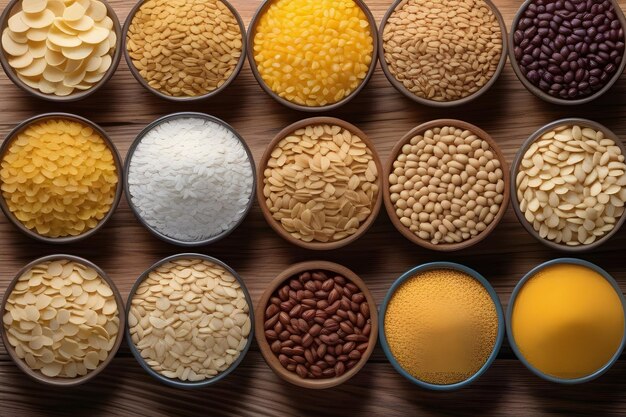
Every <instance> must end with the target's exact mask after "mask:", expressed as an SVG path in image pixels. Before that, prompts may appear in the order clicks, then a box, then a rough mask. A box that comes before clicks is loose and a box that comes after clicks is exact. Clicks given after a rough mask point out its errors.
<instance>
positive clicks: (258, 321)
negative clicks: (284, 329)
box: [254, 261, 378, 389]
mask: <svg viewBox="0 0 626 417" xmlns="http://www.w3.org/2000/svg"><path fill="white" fill-rule="evenodd" d="M314 270H323V271H329V272H334V273H336V274H338V275H341V276H343V277H345V278H347V279H348V280H349V281H351V282H352V283H353V284H354V285H356V286H357V287H359V289H360V290H361V291H362V292H363V294H364V295H365V299H366V300H367V303H368V304H369V306H370V319H371V323H372V324H371V325H372V330H371V333H370V339H369V346H368V347H367V350H365V352H364V353H363V355H362V356H361V359H360V360H359V362H358V363H357V364H356V365H355V366H354V367H353V368H352V369H350V370H349V371H347V372H346V373H345V374H343V375H341V376H340V377H333V378H324V379H305V378H301V377H300V376H298V374H296V373H295V372H291V371H288V370H287V369H285V368H284V367H283V366H282V365H281V364H280V362H279V360H278V358H277V357H276V355H275V354H274V353H273V352H272V349H271V348H270V345H269V343H268V341H267V339H266V338H265V309H266V307H267V305H268V303H269V301H270V298H271V297H272V295H273V294H274V291H276V289H277V288H278V287H279V286H281V285H282V284H283V283H284V282H285V281H286V280H288V279H289V278H291V277H293V276H294V275H298V274H299V273H302V272H306V271H314ZM255 316H256V318H255V322H254V327H255V332H256V340H257V343H258V344H259V348H260V350H261V354H262V355H263V358H264V359H265V361H266V362H267V364H268V365H269V367H270V368H271V369H272V371H274V373H276V374H277V375H278V376H279V377H281V378H282V379H284V380H285V381H287V382H289V383H291V384H294V385H297V386H299V387H303V388H311V389H325V388H331V387H335V386H337V385H340V384H343V383H344V382H346V381H347V380H349V379H350V378H352V377H353V376H354V375H356V374H357V373H358V372H359V371H360V370H361V368H363V366H365V363H366V362H367V360H368V359H369V357H370V356H371V354H372V352H373V351H374V348H375V347H376V340H377V337H378V312H377V310H376V302H375V301H374V297H373V296H372V293H371V292H370V291H369V289H368V288H367V286H366V285H365V282H363V280H362V279H361V278H359V277H358V276H357V275H356V274H355V273H354V272H352V271H351V270H350V269H348V268H346V267H344V266H341V265H338V264H335V263H332V262H326V261H309V262H302V263H298V264H294V265H291V266H290V267H289V268H287V269H286V270H284V271H283V272H281V273H280V274H279V275H278V276H277V277H276V278H274V279H273V280H272V282H270V284H269V285H268V287H267V288H266V290H265V292H264V293H263V295H262V296H261V300H260V301H259V303H258V304H257V307H256V314H255Z"/></svg>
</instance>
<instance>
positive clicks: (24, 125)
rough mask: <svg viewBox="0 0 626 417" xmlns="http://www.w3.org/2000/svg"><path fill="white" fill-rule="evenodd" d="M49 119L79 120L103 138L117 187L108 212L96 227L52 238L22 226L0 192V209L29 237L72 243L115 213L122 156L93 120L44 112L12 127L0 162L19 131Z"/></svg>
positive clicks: (89, 234) (96, 230)
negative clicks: (111, 162) (109, 153)
mask: <svg viewBox="0 0 626 417" xmlns="http://www.w3.org/2000/svg"><path fill="white" fill-rule="evenodd" d="M50 119H67V120H71V121H75V122H79V123H82V124H84V125H86V126H89V127H90V128H92V129H93V130H94V131H96V132H98V134H99V135H100V137H102V139H103V140H104V143H105V144H106V145H107V147H108V148H109V150H110V151H111V153H112V154H113V161H114V163H115V169H116V171H117V187H116V189H115V197H114V199H113V204H111V208H110V209H109V212H108V213H107V214H106V216H104V218H102V220H100V222H99V223H98V225H97V226H96V227H94V228H93V229H90V230H88V231H87V232H85V233H83V234H80V235H78V236H66V237H58V238H54V237H47V236H42V235H40V234H39V233H37V231H35V230H31V229H28V228H27V227H26V226H24V224H23V223H22V222H21V221H19V220H18V219H17V217H15V215H14V214H13V213H12V212H11V210H9V207H8V206H7V202H6V200H5V199H4V197H3V196H2V193H0V209H2V212H3V213H4V214H5V216H6V217H7V218H8V219H9V220H10V221H11V223H12V224H13V225H14V226H15V227H16V228H17V229H19V230H20V231H21V232H22V233H24V234H25V235H27V236H30V237H31V238H33V239H35V240H38V241H40V242H44V243H53V244H65V243H74V242H78V241H80V240H83V239H86V238H88V237H90V236H92V235H93V234H95V233H97V232H98V230H100V229H101V228H102V227H103V226H104V225H105V224H106V222H107V221H109V219H110V218H111V217H112V216H113V214H114V213H115V209H116V208H117V206H118V204H119V202H120V199H121V198H122V190H123V184H122V178H123V176H124V175H123V173H122V172H123V168H122V158H121V157H120V154H119V152H118V151H117V147H116V146H115V144H114V143H113V141H112V140H111V138H110V137H109V135H107V133H106V132H105V131H104V130H103V129H102V128H101V127H100V126H98V125H97V124H95V123H94V122H92V121H90V120H88V119H85V118H84V117H81V116H77V115H75V114H69V113H45V114H40V115H39V116H35V117H31V118H30V119H27V120H24V121H23V122H21V123H20V124H18V125H17V126H16V127H15V128H13V130H12V131H11V132H10V133H9V134H8V135H7V137H6V138H5V139H4V142H2V145H1V146H0V162H1V161H2V160H3V159H4V155H5V154H6V153H7V152H8V150H9V147H10V145H11V144H12V143H13V140H15V138H16V137H17V135H18V134H19V133H21V132H22V131H23V130H24V129H26V128H27V127H28V126H30V125H31V124H33V123H36V122H41V121H45V120H50ZM0 183H1V181H0Z"/></svg>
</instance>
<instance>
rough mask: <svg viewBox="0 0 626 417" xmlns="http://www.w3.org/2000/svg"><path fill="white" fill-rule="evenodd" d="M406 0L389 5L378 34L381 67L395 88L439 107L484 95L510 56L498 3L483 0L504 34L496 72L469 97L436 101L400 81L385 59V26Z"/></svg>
mask: <svg viewBox="0 0 626 417" xmlns="http://www.w3.org/2000/svg"><path fill="white" fill-rule="evenodd" d="M404 1H405V0H395V1H394V2H393V4H392V5H391V6H390V7H389V9H388V10H387V13H385V16H384V17H383V19H382V21H381V23H380V29H379V34H378V50H379V59H380V67H381V68H382V70H383V74H385V76H386V77H387V79H388V80H389V82H390V83H391V85H393V86H394V87H395V89H396V90H398V91H399V92H400V93H402V94H403V95H404V96H405V97H407V98H409V99H411V100H413V101H415V102H416V103H419V104H423V105H426V106H430V107H439V108H448V107H456V106H462V105H463V104H467V103H469V102H471V101H473V100H476V99H477V98H478V97H480V96H482V95H483V94H485V93H486V92H487V91H489V89H490V88H491V87H492V86H493V85H494V84H495V82H496V81H497V80H498V78H499V77H500V74H502V70H503V69H504V65H505V64H506V60H507V56H508V53H507V49H508V43H507V31H506V23H505V22H504V19H503V18H502V14H501V13H500V10H498V8H497V7H496V5H495V4H493V2H492V1H491V0H483V1H484V2H485V4H486V5H487V6H488V7H489V8H490V9H491V11H492V12H493V14H494V16H495V17H496V20H497V21H498V25H499V26H500V32H501V34H502V51H501V53H500V61H498V66H497V68H496V72H495V73H494V74H493V75H492V76H491V78H490V79H489V81H488V82H487V83H486V84H485V85H483V86H482V88H481V89H480V90H478V91H476V92H474V93H473V94H471V95H469V96H467V97H463V98H461V99H458V100H453V101H435V100H429V99H427V98H424V97H420V96H418V95H416V94H414V93H413V92H411V91H410V90H409V89H408V88H406V87H405V86H404V84H402V82H400V81H398V79H397V78H396V77H395V76H394V75H393V74H392V73H391V70H390V69H389V64H388V63H387V60H386V59H385V47H384V42H383V35H384V33H385V26H387V22H388V20H389V17H391V15H392V14H393V12H394V11H395V10H396V8H397V7H398V6H399V5H400V3H402V2H404Z"/></svg>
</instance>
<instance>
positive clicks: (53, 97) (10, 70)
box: [0, 0, 122, 103]
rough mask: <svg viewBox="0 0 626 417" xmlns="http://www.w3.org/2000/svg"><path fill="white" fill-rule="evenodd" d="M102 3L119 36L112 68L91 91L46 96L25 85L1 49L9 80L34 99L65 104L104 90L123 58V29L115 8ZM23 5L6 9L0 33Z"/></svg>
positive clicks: (15, 1) (16, 1) (17, 1)
mask: <svg viewBox="0 0 626 417" xmlns="http://www.w3.org/2000/svg"><path fill="white" fill-rule="evenodd" d="M102 3H103V4H104V5H105V6H106V8H107V15H108V16H109V17H110V18H111V20H113V31H115V35H117V40H116V42H115V50H114V51H113V54H112V55H111V58H112V61H111V66H110V67H109V69H108V70H107V72H106V73H105V74H104V76H103V77H102V79H101V80H100V81H98V82H97V83H95V84H93V85H92V87H91V88H90V89H88V90H83V91H80V90H75V91H74V92H73V93H72V94H70V95H68V96H56V95H54V94H45V93H42V92H41V91H39V90H36V89H34V88H32V87H29V86H28V85H26V84H25V83H24V81H22V80H20V79H19V78H18V76H17V75H16V74H15V70H14V69H13V68H12V67H11V66H10V65H9V61H8V57H7V55H6V54H5V52H4V48H2V47H0V64H2V68H3V69H4V72H5V73H6V75H7V77H9V79H10V80H11V81H12V82H13V84H15V85H16V86H18V87H19V88H21V89H22V90H24V91H25V92H27V93H28V94H30V95H32V96H34V97H37V98H40V99H43V100H48V101H54V102H63V103H65V102H71V101H77V100H82V99H84V98H86V97H88V96H90V95H92V94H93V93H95V92H96V91H98V90H99V89H100V88H102V86H104V85H105V84H106V83H107V82H108V81H109V80H110V79H111V77H113V74H114V73H115V71H116V70H117V66H118V65H119V63H120V59H121V58H122V27H121V26H120V21H119V19H118V17H117V15H116V14H115V10H113V7H112V6H111V5H110V4H109V2H108V1H107V0H102ZM21 4H22V0H11V1H10V2H9V4H8V5H7V6H6V7H5V9H4V12H3V13H2V15H1V16H0V31H4V29H5V28H6V27H7V25H8V22H9V19H10V18H11V16H13V15H14V14H16V13H17V12H19V11H20V10H21Z"/></svg>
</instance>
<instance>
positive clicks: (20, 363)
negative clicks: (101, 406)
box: [0, 255, 126, 387]
mask: <svg viewBox="0 0 626 417" xmlns="http://www.w3.org/2000/svg"><path fill="white" fill-rule="evenodd" d="M56 260H69V261H73V262H76V263H80V264H83V265H85V266H87V267H89V268H92V269H94V270H96V271H97V272H98V275H99V276H100V277H101V278H102V279H103V280H104V281H105V282H106V283H107V284H108V285H109V287H111V290H112V291H113V297H115V302H116V303H117V312H118V317H119V319H120V323H119V327H118V330H117V335H116V339H115V344H114V345H113V348H112V349H111V351H110V352H109V356H107V358H106V359H105V360H104V361H103V362H101V363H100V364H99V365H98V367H97V368H96V369H94V370H92V371H90V372H88V373H87V374H86V375H83V376H80V377H76V378H62V377H49V376H46V375H44V374H42V373H41V372H39V371H36V370H34V369H31V368H30V367H29V366H28V365H27V364H26V362H25V361H24V360H22V359H20V358H19V357H18V356H17V353H16V352H15V348H14V347H13V345H11V343H9V339H8V337H7V331H6V328H5V326H4V325H2V326H0V334H1V335H2V341H3V342H4V347H5V349H6V350H7V352H8V354H9V356H10V357H11V359H12V360H13V362H14V363H15V364H16V365H17V367H18V368H20V369H21V370H22V371H23V372H24V373H25V374H26V375H28V376H29V377H30V378H32V379H33V380H35V381H37V382H41V383H43V384H46V385H50V386H57V387H73V386H76V385H80V384H84V383H85V382H87V381H89V380H91V379H92V378H94V377H95V376H96V375H98V374H99V373H100V372H102V371H103V370H104V368H106V367H107V366H108V365H109V363H110V362H111V361H112V360H113V357H115V354H116V353H117V350H118V349H119V347H120V344H121V343H122V339H123V338H124V329H125V327H126V316H125V315H124V301H123V300H122V296H121V294H120V291H119V290H118V289H117V287H116V286H115V283H114V282H113V280H112V279H111V278H110V277H109V276H108V275H107V274H105V273H104V271H103V270H102V269H100V267H98V266H97V265H96V264H94V263H92V262H90V261H88V260H86V259H83V258H79V257H78V256H72V255H50V256H44V257H43V258H39V259H36V260H34V261H32V262H30V263H29V264H27V265H26V266H25V267H23V268H22V269H20V271H19V272H18V273H17V274H16V275H15V277H14V278H13V280H12V281H11V282H10V283H9V286H8V287H7V289H6V292H5V293H4V298H3V300H2V304H1V305H0V317H4V315H5V313H6V305H7V302H8V300H9V295H10V294H11V293H12V292H13V289H14V288H15V285H16V284H17V282H18V280H19V278H20V277H21V276H22V275H23V274H24V273H26V272H27V271H28V270H29V269H31V268H33V267H34V266H36V265H38V264H40V263H43V262H50V261H56Z"/></svg>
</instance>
